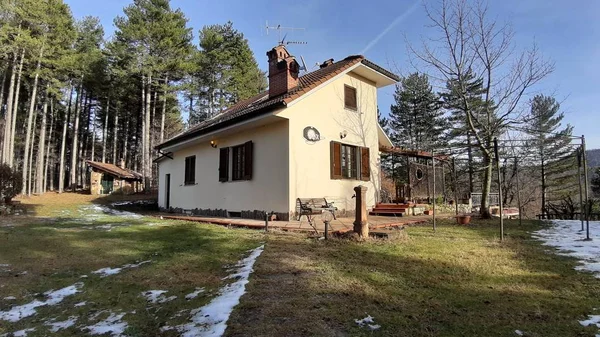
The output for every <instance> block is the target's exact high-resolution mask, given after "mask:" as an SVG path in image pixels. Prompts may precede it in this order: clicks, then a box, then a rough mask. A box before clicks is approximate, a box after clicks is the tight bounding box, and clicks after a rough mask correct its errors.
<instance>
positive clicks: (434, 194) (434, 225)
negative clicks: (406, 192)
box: [427, 149, 437, 232]
mask: <svg viewBox="0 0 600 337" xmlns="http://www.w3.org/2000/svg"><path fill="white" fill-rule="evenodd" d="M431 168H432V169H433V231H434V232H435V230H436V227H437V226H436V225H437V223H436V221H435V202H436V200H435V199H436V198H437V195H436V193H435V157H434V156H433V149H431ZM427 181H428V183H427V186H429V179H427Z"/></svg>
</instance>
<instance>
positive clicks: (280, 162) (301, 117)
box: [159, 73, 381, 213]
mask: <svg viewBox="0 0 600 337" xmlns="http://www.w3.org/2000/svg"><path fill="white" fill-rule="evenodd" d="M345 84H346V85H349V86H352V87H354V88H356V90H357V103H358V111H353V110H348V109H345V108H344V85H345ZM273 115H274V116H273ZM269 116H270V117H268V118H269V120H270V122H269V123H268V124H266V125H262V124H257V125H259V126H257V127H254V124H253V125H252V126H251V127H247V129H245V130H244V131H237V130H239V129H244V127H239V126H236V127H234V128H232V129H230V130H229V131H228V132H227V133H225V134H227V136H219V134H218V133H217V134H215V135H214V136H210V139H215V140H216V141H217V144H218V147H219V148H220V147H225V146H235V145H240V144H243V143H245V142H246V141H248V140H252V141H253V142H254V146H253V153H254V163H253V177H252V180H250V181H236V182H231V181H230V182H226V183H221V182H219V179H218V168H219V150H218V148H217V149H214V148H212V147H211V146H210V144H209V141H210V139H209V138H206V137H205V138H203V139H202V140H199V141H190V143H189V144H185V145H180V146H178V148H177V149H174V150H172V151H173V160H171V159H168V158H167V159H163V160H162V161H160V162H159V206H161V207H165V181H164V180H165V175H166V174H168V173H170V174H171V193H170V206H171V207H175V208H182V209H195V208H200V209H226V210H228V211H233V212H239V211H246V210H249V211H253V210H266V211H275V212H281V213H287V212H294V211H295V208H296V204H295V202H296V198H298V197H302V198H307V197H326V198H327V199H328V201H334V202H335V205H336V206H337V207H338V208H339V209H340V210H349V211H352V210H354V208H355V206H354V204H355V199H353V198H352V195H353V194H354V191H353V188H354V187H355V186H357V185H365V186H367V188H368V191H367V207H369V208H371V207H373V206H374V205H375V203H376V201H377V198H378V195H379V189H380V185H381V183H380V182H381V178H380V166H379V134H378V131H379V129H378V124H377V123H378V122H377V88H376V87H375V85H374V83H373V82H370V81H369V80H367V79H365V78H363V77H360V76H358V75H356V74H354V73H347V74H342V75H340V76H338V77H336V78H334V79H333V80H330V81H329V82H326V83H324V84H322V85H321V86H320V87H319V88H317V89H315V90H313V91H311V92H309V93H307V94H306V95H304V96H302V97H300V98H299V99H297V100H295V101H293V102H292V103H291V104H289V105H288V107H287V108H284V109H282V110H279V111H278V112H275V113H273V114H271V115H269ZM273 120H276V121H275V122H273ZM307 126H312V127H315V128H316V129H317V130H318V131H319V132H320V135H321V138H322V139H321V140H320V141H317V142H308V141H306V140H305V139H304V137H303V130H304V128H305V127H307ZM342 132H345V133H346V134H347V136H346V137H345V138H344V139H340V133H342ZM331 141H337V142H340V143H344V144H349V145H355V146H362V147H369V149H370V167H371V178H370V180H369V181H362V180H348V179H339V180H334V179H331V175H330V142H331ZM166 150H168V151H171V150H169V149H166ZM190 155H196V182H197V184H196V185H191V186H185V185H183V179H184V167H185V157H187V156H190ZM230 170H231V162H230ZM230 177H231V174H230Z"/></svg>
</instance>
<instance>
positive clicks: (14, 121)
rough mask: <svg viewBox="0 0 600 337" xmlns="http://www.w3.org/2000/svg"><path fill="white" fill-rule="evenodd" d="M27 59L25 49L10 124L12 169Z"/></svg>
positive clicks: (10, 162) (9, 156) (9, 147)
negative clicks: (22, 81) (24, 68)
mask: <svg viewBox="0 0 600 337" xmlns="http://www.w3.org/2000/svg"><path fill="white" fill-rule="evenodd" d="M24 59H25V49H23V51H22V52H21V61H20V62H19V73H18V74H17V86H16V88H15V99H14V101H13V112H12V121H11V123H10V140H9V143H8V165H10V166H11V167H12V166H13V165H14V161H15V135H16V131H17V128H16V126H17V111H18V108H19V95H20V91H21V78H22V77H21V76H22V75H23V60H24Z"/></svg>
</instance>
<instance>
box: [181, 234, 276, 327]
mask: <svg viewBox="0 0 600 337" xmlns="http://www.w3.org/2000/svg"><path fill="white" fill-rule="evenodd" d="M264 248H265V246H264V245H262V246H260V247H257V248H255V249H253V250H251V251H250V255H249V256H248V257H246V258H244V259H242V260H240V261H239V262H238V263H237V266H238V269H237V270H236V272H235V273H233V274H231V275H229V276H228V278H230V279H235V282H233V283H231V284H227V285H225V286H224V287H222V288H221V289H220V290H219V295H218V296H217V297H215V298H214V299H213V300H212V301H210V303H208V304H207V305H205V306H203V307H201V308H198V309H195V310H194V311H193V312H192V317H191V323H187V324H182V325H178V326H176V327H175V329H177V330H178V331H179V332H180V333H181V336H182V337H196V336H199V337H206V336H215V337H216V336H222V335H223V333H224V332H225V329H226V328H227V320H229V315H230V314H231V311H232V310H233V308H234V307H235V306H236V305H238V303H240V297H242V295H244V293H245V292H246V284H247V283H248V278H249V277H250V274H251V273H252V272H253V271H254V269H252V267H253V266H254V263H255V262H256V259H257V258H258V257H259V256H260V254H261V253H262V252H263V250H264Z"/></svg>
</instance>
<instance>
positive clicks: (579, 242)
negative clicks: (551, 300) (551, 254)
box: [533, 220, 600, 278]
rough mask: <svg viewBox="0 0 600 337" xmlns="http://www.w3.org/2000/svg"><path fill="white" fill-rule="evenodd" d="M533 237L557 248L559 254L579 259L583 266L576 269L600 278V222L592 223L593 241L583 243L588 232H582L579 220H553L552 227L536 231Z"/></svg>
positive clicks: (591, 236)
mask: <svg viewBox="0 0 600 337" xmlns="http://www.w3.org/2000/svg"><path fill="white" fill-rule="evenodd" d="M533 236H534V237H536V238H538V239H540V240H542V241H544V244H545V245H547V246H552V247H555V248H557V249H558V250H559V251H558V253H559V254H561V255H567V256H573V257H575V258H577V259H579V260H580V262H581V263H582V265H581V266H577V267H576V268H575V269H577V270H585V271H590V272H592V273H594V276H596V277H597V278H600V221H590V238H592V241H583V239H585V238H586V232H585V231H583V232H582V231H581V222H580V221H577V220H553V221H552V227H550V228H547V229H542V230H539V231H536V232H535V233H534V234H533Z"/></svg>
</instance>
